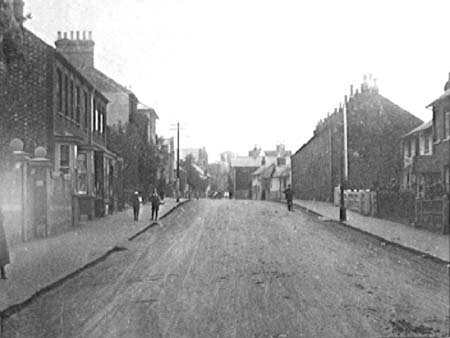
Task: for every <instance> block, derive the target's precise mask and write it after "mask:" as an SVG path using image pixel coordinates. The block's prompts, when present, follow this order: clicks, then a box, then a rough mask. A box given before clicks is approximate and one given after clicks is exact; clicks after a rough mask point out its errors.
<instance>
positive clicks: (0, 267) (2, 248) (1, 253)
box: [0, 208, 10, 279]
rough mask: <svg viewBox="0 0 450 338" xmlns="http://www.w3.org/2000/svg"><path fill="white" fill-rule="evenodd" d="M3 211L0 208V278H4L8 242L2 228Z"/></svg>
mask: <svg viewBox="0 0 450 338" xmlns="http://www.w3.org/2000/svg"><path fill="white" fill-rule="evenodd" d="M3 222H4V218H3V212H2V209H1V208H0V272H1V276H0V277H1V279H6V272H5V265H7V264H9V263H10V261H9V251H8V244H7V243H6V234H5V229H4V228H3Z"/></svg>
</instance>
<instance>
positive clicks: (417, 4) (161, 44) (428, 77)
mask: <svg viewBox="0 0 450 338" xmlns="http://www.w3.org/2000/svg"><path fill="white" fill-rule="evenodd" d="M25 2H26V12H30V13H31V14H32V16H33V18H32V20H30V21H29V22H28V23H27V27H28V28H29V29H31V30H32V31H33V32H35V33H36V34H37V35H38V36H40V37H41V38H42V39H44V40H45V41H46V42H48V43H49V44H51V45H54V41H55V39H56V33H57V31H58V30H60V31H71V30H73V31H76V30H92V31H93V37H94V40H95V42H96V46H95V53H96V54H95V64H96V67H97V68H98V69H100V70H102V71H103V72H105V73H106V74H108V75H110V76H111V77H113V78H114V79H116V80H117V81H118V82H120V83H122V84H123V85H126V86H128V87H131V88H132V89H133V91H134V92H135V93H136V95H137V96H138V98H139V100H140V101H141V102H142V103H144V104H146V105H148V106H151V107H153V108H155V110H156V111H157V113H158V115H159V116H160V120H159V121H158V124H157V132H158V134H161V135H163V136H165V137H170V136H175V131H171V130H170V125H171V124H173V123H176V122H177V121H180V122H181V123H182V124H183V125H184V126H185V130H183V131H182V135H186V137H182V138H181V143H182V144H181V147H182V148H183V147H201V146H205V147H206V149H207V151H208V153H209V154H210V160H217V159H218V154H219V153H220V152H221V151H226V150H231V151H234V152H237V153H239V154H241V155H246V152H247V150H249V149H250V148H252V147H253V145H255V144H258V145H261V146H262V147H263V149H274V148H275V145H276V144H277V143H279V142H283V143H285V144H286V147H287V148H288V149H291V150H293V151H296V150H297V149H298V148H299V147H300V146H301V145H302V144H303V143H305V142H306V141H307V140H308V139H309V138H310V137H311V136H312V132H313V130H314V127H315V125H316V123H317V121H318V120H319V119H321V118H323V117H325V116H326V114H327V112H331V111H332V110H333V109H334V108H335V107H337V106H338V105H339V103H340V102H342V101H343V98H344V95H346V94H348V93H349V87H350V85H351V84H354V85H355V86H360V84H361V81H362V77H363V74H366V73H367V74H368V73H372V74H373V75H374V76H375V77H376V78H377V79H378V85H379V88H380V93H381V94H382V95H384V96H385V97H387V98H388V99H390V100H392V101H393V102H394V103H396V104H398V105H399V106H401V107H402V108H404V109H406V110H408V111H409V112H411V113H412V114H414V115H416V116H417V117H419V118H421V119H422V120H429V119H431V112H430V111H429V110H427V109H425V106H426V105H427V104H428V103H430V102H431V101H432V100H433V99H435V98H436V97H438V96H439V95H441V94H442V92H443V86H444V83H445V81H446V80H447V78H448V72H449V71H450V67H449V60H450V55H449V54H450V43H449V28H448V27H449V24H450V20H449V16H448V13H449V10H450V1H448V0H445V1H444V0H443V1H406V0H405V1H400V0H395V1H392V0H389V1H384V0H383V1H381V0H377V1H370V2H369V1H362V0H358V1H349V0H348V1H343V0H339V1H335V0H334V1H333V0H329V1H318V0H314V1H312V0H311V1H300V0H276V1H275V0H273V1H267V0H226V1H215V0H189V1H188V0H96V1H89V0H83V1H82V0H25Z"/></svg>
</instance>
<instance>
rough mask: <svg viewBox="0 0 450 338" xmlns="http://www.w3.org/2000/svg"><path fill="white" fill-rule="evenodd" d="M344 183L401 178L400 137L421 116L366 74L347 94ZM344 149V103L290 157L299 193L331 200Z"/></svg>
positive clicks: (365, 185) (387, 181)
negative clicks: (358, 86)
mask: <svg viewBox="0 0 450 338" xmlns="http://www.w3.org/2000/svg"><path fill="white" fill-rule="evenodd" d="M347 121H348V184H349V186H350V187H352V188H359V189H368V188H371V187H373V186H374V185H378V186H388V185H389V184H390V183H391V180H392V179H393V178H394V179H396V180H397V181H399V180H400V178H401V173H402V168H403V163H402V159H403V154H402V152H401V149H400V146H399V144H400V141H401V138H402V136H404V135H405V134H406V133H407V132H408V131H410V130H412V129H413V128H415V127H417V126H419V125H420V124H421V123H422V121H421V120H420V119H418V118H417V117H415V116H414V115H412V114H410V113H409V112H407V111H406V110H404V109H402V108H400V107H399V106H397V105H396V104H395V103H393V102H391V101H390V100H388V99H387V98H385V97H384V96H382V95H380V94H379V92H378V87H377V86H376V82H375V81H374V80H372V79H371V78H370V77H369V78H367V77H365V78H364V82H363V84H362V85H361V92H358V91H356V92H355V93H353V89H351V93H350V98H349V100H348V114H347ZM342 154H343V108H342V107H340V108H339V109H335V111H334V113H333V114H331V115H329V116H328V117H327V118H326V119H325V120H324V121H320V122H319V124H318V125H317V127H316V129H315V131H314V136H313V137H312V138H311V139H310V140H309V141H308V142H307V143H305V144H304V145H303V146H302V147H301V148H300V149H299V150H298V151H297V152H296V153H295V154H294V155H293V156H292V157H291V165H292V184H293V189H294V191H295V196H296V197H297V198H302V199H317V200H322V201H332V200H333V190H334V188H335V187H336V186H338V185H339V183H340V177H341V167H342V163H343V162H342V160H343V157H342Z"/></svg>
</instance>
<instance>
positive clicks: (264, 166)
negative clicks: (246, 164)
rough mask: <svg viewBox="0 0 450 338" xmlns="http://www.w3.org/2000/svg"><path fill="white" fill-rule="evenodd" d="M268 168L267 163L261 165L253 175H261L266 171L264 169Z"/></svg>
mask: <svg viewBox="0 0 450 338" xmlns="http://www.w3.org/2000/svg"><path fill="white" fill-rule="evenodd" d="M266 169H267V165H263V166H261V167H259V168H258V169H256V170H255V171H254V172H253V173H252V175H253V176H259V175H261V174H262V173H263V172H264V170H266Z"/></svg>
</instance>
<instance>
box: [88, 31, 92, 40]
mask: <svg viewBox="0 0 450 338" xmlns="http://www.w3.org/2000/svg"><path fill="white" fill-rule="evenodd" d="M88 34H89V40H92V31H89V33H88Z"/></svg>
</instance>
